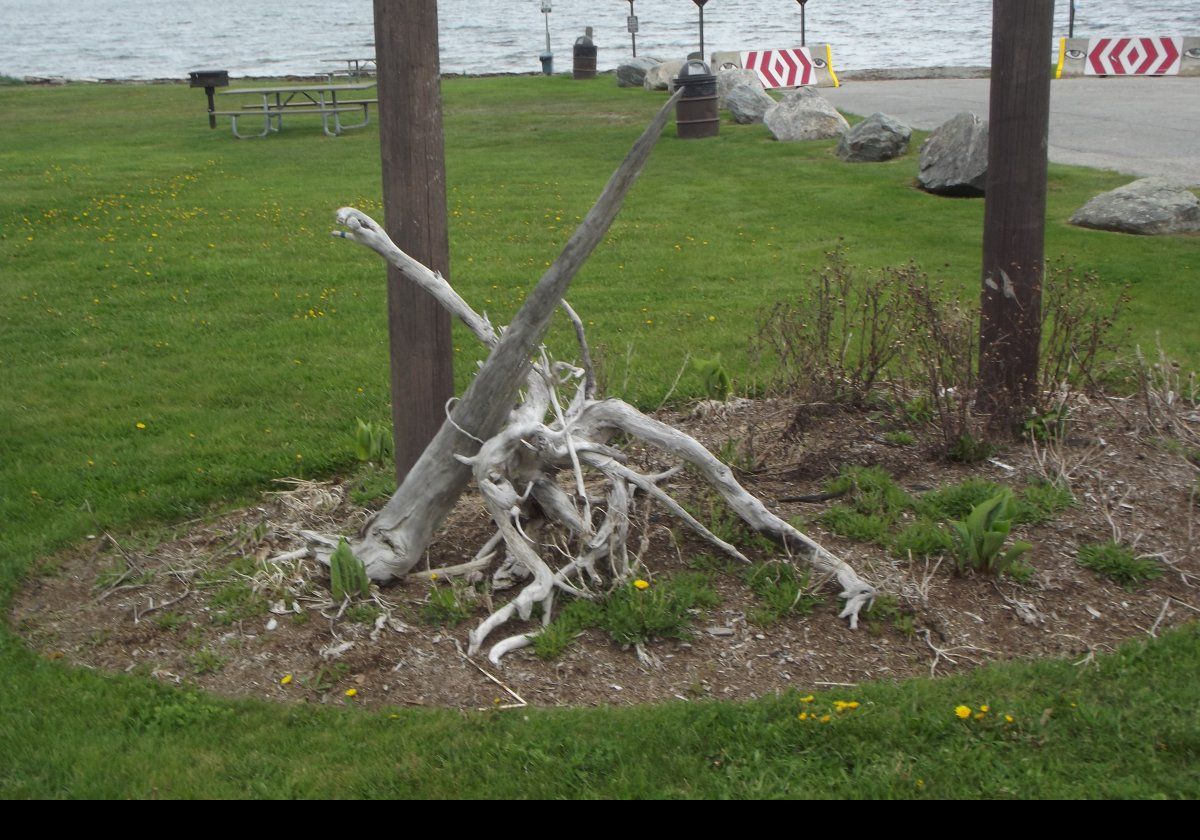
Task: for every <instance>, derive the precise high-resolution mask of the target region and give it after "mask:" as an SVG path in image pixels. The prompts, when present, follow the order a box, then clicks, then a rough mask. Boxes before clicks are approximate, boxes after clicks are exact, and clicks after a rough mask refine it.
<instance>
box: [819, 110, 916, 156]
mask: <svg viewBox="0 0 1200 840" xmlns="http://www.w3.org/2000/svg"><path fill="white" fill-rule="evenodd" d="M911 138H912V129H911V128H909V127H908V126H907V125H905V124H904V123H902V122H899V121H897V120H894V119H892V118H891V117H889V116H887V115H886V114H879V113H875V114H872V115H871V116H869V117H867V118H866V119H865V120H863V121H862V122H860V123H859V124H858V125H856V126H854V128H852V129H850V130H849V131H847V132H846V133H845V134H843V135H842V140H841V142H840V143H838V147H837V156H838V157H840V158H841V159H842V160H844V161H848V162H850V163H878V162H880V161H885V160H891V159H892V158H898V157H900V155H902V154H904V153H905V152H907V151H908V141H909V140H910V139H911Z"/></svg>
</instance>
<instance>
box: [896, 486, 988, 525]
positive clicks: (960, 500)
mask: <svg viewBox="0 0 1200 840" xmlns="http://www.w3.org/2000/svg"><path fill="white" fill-rule="evenodd" d="M1002 489H1003V488H1001V486H1000V485H999V484H996V483H995V482H993V481H986V480H984V479H981V478H968V479H967V480H966V481H963V482H960V483H958V484H950V485H947V486H946V487H941V488H938V489H937V490H930V491H929V492H928V493H925V494H924V495H923V496H921V498H920V499H919V500H918V501H917V512H918V513H920V514H921V515H922V516H924V517H927V518H929V519H933V520H943V519H962V518H963V517H965V516H966V515H967V514H969V513H970V512H971V510H972V509H973V508H974V507H975V506H976V505H978V504H980V503H982V502H985V501H987V500H988V499H990V498H992V497H993V496H995V495H996V494H997V493H999V492H1000V491H1001V490H1002Z"/></svg>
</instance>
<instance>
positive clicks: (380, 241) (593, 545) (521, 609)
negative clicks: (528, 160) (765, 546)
mask: <svg viewBox="0 0 1200 840" xmlns="http://www.w3.org/2000/svg"><path fill="white" fill-rule="evenodd" d="M677 97H678V94H676V96H675V97H672V98H671V100H670V101H668V102H667V104H666V105H665V106H664V107H663V109H662V110H661V111H660V112H659V113H658V115H657V116H656V117H655V119H654V120H653V121H652V122H651V124H650V126H649V127H648V128H647V129H646V131H645V132H644V133H643V134H642V136H641V137H640V138H639V139H638V140H637V142H636V143H635V144H634V146H633V148H632V150H631V151H630V153H629V155H628V156H627V157H626V159H625V161H624V162H623V163H622V164H621V166H620V167H619V168H618V169H617V171H616V172H615V173H614V174H613V176H612V178H611V179H610V180H609V182H608V185H607V186H606V187H605V189H604V191H603V193H602V194H601V196H600V198H599V199H598V201H597V202H596V204H595V206H594V207H593V208H592V209H591V211H590V212H589V213H588V215H587V217H586V218H585V219H584V221H583V223H582V224H581V225H580V227H579V229H578V230H577V231H576V232H575V234H574V235H573V236H572V237H571V239H570V241H569V242H568V243H567V245H566V247H565V248H564V250H563V252H562V254H561V255H560V256H559V258H558V259H557V260H556V261H555V262H554V264H553V265H552V266H551V267H550V269H549V270H548V271H547V272H546V273H545V275H543V277H542V278H541V280H540V281H539V283H538V284H537V286H536V288H535V289H534V291H533V292H532V293H531V294H530V296H529V298H528V299H527V300H526V301H525V304H524V305H523V306H522V308H521V310H520V311H519V312H518V313H517V315H516V317H515V318H514V320H513V322H512V323H511V324H510V325H509V326H508V327H507V328H504V329H503V330H500V329H497V328H496V327H494V326H493V325H492V324H491V323H490V322H489V321H488V319H487V318H486V317H485V316H483V315H480V314H479V313H476V312H475V311H474V310H473V309H472V308H471V307H470V306H469V305H468V304H467V303H466V301H464V300H463V299H462V297H461V296H460V295H459V294H458V293H457V292H455V291H454V289H453V288H452V287H451V286H450V285H449V283H447V282H446V281H445V280H444V279H443V278H442V277H441V276H440V275H438V274H437V273H435V272H433V271H430V270H429V269H428V268H426V267H425V266H423V265H421V264H420V263H419V262H417V261H416V260H414V259H412V258H411V257H409V256H408V255H407V254H405V253H404V252H403V251H401V250H400V249H399V248H397V247H396V246H395V244H393V243H392V241H391V240H390V239H389V238H388V236H387V234H386V233H385V232H384V231H383V229H382V228H381V227H380V225H379V224H377V223H376V222H375V221H374V220H373V219H371V218H370V217H369V216H366V215H365V214H363V213H361V212H359V211H358V210H355V209H352V208H343V209H341V210H339V211H338V214H337V219H338V222H339V223H340V224H341V226H342V228H343V230H341V231H338V232H336V233H335V235H336V236H341V237H343V238H346V239H351V240H353V241H355V242H357V243H359V244H361V245H364V246H366V247H368V248H370V249H372V250H374V251H375V252H377V253H378V254H379V255H380V256H382V257H383V258H384V259H385V260H387V261H388V262H389V263H391V264H392V265H393V266H395V267H396V268H397V269H399V271H400V273H401V274H402V275H403V276H404V277H406V278H407V279H409V280H411V281H412V282H414V283H417V284H418V285H419V286H420V287H421V288H423V289H425V290H426V291H427V292H429V293H430V294H431V295H433V297H434V298H435V299H436V300H437V301H438V302H439V303H440V304H441V305H442V306H444V307H445V308H446V309H447V310H449V311H450V312H451V313H452V314H453V315H454V316H456V317H457V318H458V319H459V320H461V321H462V322H463V323H464V324H465V325H466V326H467V328H468V329H469V330H470V331H471V332H472V333H473V334H474V335H475V337H476V338H477V339H478V340H479V341H481V342H483V344H484V345H485V346H487V347H489V348H490V349H491V354H490V356H489V357H488V359H487V361H486V362H485V364H484V365H483V366H482V368H481V369H480V371H479V373H478V374H477V376H476V377H475V380H474V381H473V382H472V383H471V385H470V386H469V387H468V388H467V390H466V392H465V393H464V394H463V396H462V398H461V399H460V400H459V401H458V402H457V403H456V404H455V405H454V406H453V409H452V410H450V412H449V414H448V417H447V419H446V422H445V423H444V424H443V426H442V428H441V430H440V431H439V432H438V434H437V436H436V437H435V438H434V440H433V441H432V442H431V443H430V444H429V446H428V447H427V448H426V450H425V452H424V453H423V455H422V456H421V458H420V459H419V460H418V462H417V464H416V465H415V466H414V467H413V469H412V470H411V471H410V472H409V474H408V476H407V477H406V478H405V480H404V482H403V483H402V484H401V486H400V487H399V488H398V489H397V491H396V493H395V494H394V495H393V496H392V498H391V499H390V500H389V501H388V503H387V505H386V506H385V507H384V508H383V509H382V510H381V511H380V512H379V513H378V514H376V515H375V516H374V517H373V518H372V519H370V520H369V521H368V522H367V523H366V525H365V526H364V527H363V529H362V531H361V533H360V534H359V535H358V537H357V538H356V539H355V540H353V541H352V542H351V548H352V550H353V552H354V554H355V556H356V557H358V558H359V559H360V560H362V561H363V563H364V565H365V566H366V569H367V572H368V574H369V575H370V577H371V578H372V579H373V580H375V581H379V582H384V581H387V580H390V579H392V578H395V577H400V576H403V575H405V574H407V573H409V572H410V570H412V569H413V567H414V566H415V565H416V564H417V562H418V561H419V560H420V558H421V557H422V555H423V553H424V551H425V549H426V548H427V547H428V545H429V543H430V542H431V540H432V538H433V535H434V533H435V531H436V530H437V528H438V527H439V526H440V524H441V523H442V522H443V520H444V519H445V517H446V515H447V514H448V513H449V511H450V509H451V507H452V506H453V505H454V502H455V501H456V499H457V498H458V497H459V496H460V495H461V494H462V492H464V490H465V489H466V488H467V485H468V483H469V481H470V480H471V479H474V482H475V484H476V486H477V488H478V490H479V493H480V494H481V496H482V498H483V500H484V503H485V504H486V506H487V509H488V512H489V514H490V515H491V517H492V520H493V522H494V523H495V525H496V529H497V532H496V534H495V536H493V538H492V539H491V540H489V541H488V543H487V544H486V545H485V546H484V547H483V548H482V549H481V550H480V552H479V554H478V555H477V556H476V558H475V559H474V560H472V561H471V562H468V563H464V564H461V565H459V566H456V567H453V568H447V569H444V570H442V572H443V573H446V574H453V573H466V572H479V571H481V570H483V569H486V568H488V567H489V566H492V565H497V564H498V565H499V568H498V569H497V571H496V572H495V574H494V576H493V582H494V584H495V585H496V586H497V587H499V586H501V585H505V584H509V583H511V582H515V581H516V580H522V581H525V582H524V583H523V588H521V590H520V591H519V592H518V594H517V595H516V596H515V597H514V598H513V599H512V600H511V601H509V602H508V603H507V604H505V605H504V606H502V607H500V608H499V609H497V610H496V611H495V612H493V613H492V614H491V615H489V616H488V617H487V618H486V619H485V620H484V621H483V622H482V623H481V624H480V625H479V626H478V627H476V628H475V630H474V631H472V632H471V635H470V650H469V653H470V654H474V653H476V652H478V651H479V649H480V648H481V646H482V645H483V644H484V642H485V641H486V640H487V639H488V637H489V636H490V635H491V634H492V632H493V631H494V630H496V629H497V628H499V627H500V626H501V625H503V624H505V623H506V622H507V621H509V620H510V619H511V618H513V617H514V616H516V617H519V618H521V619H522V620H526V619H528V618H529V617H530V615H531V613H532V611H533V608H534V606H535V605H539V604H540V605H541V607H542V620H543V622H545V623H548V622H549V621H550V619H551V616H552V614H553V605H554V598H555V594H556V593H558V592H564V593H567V594H570V595H572V596H574V597H579V598H595V597H597V596H599V595H602V594H603V593H605V592H607V591H611V589H612V588H614V587H615V586H619V585H622V584H624V583H626V582H628V581H629V580H631V579H632V578H633V577H634V575H635V573H636V569H637V566H638V559H637V555H638V552H637V551H633V550H631V549H630V547H629V545H628V544H627V540H628V537H629V532H630V519H631V516H632V514H633V505H634V500H635V496H637V495H638V494H641V495H642V496H643V497H644V498H647V499H650V500H653V501H654V502H657V503H658V504H660V505H661V506H662V507H664V508H665V509H666V510H667V511H668V512H670V513H671V514H673V515H674V516H676V517H678V518H679V519H680V520H681V521H682V522H683V523H684V524H685V525H687V526H688V527H689V528H691V529H692V530H693V531H694V532H695V533H696V534H697V535H698V536H699V537H700V538H701V539H703V540H705V541H707V542H709V543H710V544H711V545H713V546H714V547H715V548H716V549H717V550H719V551H721V552H723V553H725V554H727V555H729V556H730V557H733V558H735V559H737V560H741V561H745V560H746V558H745V557H744V556H743V555H742V554H741V552H740V551H738V549H737V548H736V547H735V546H733V545H730V544H729V543H727V542H725V541H723V540H721V539H720V538H718V537H717V536H716V535H714V534H713V533H711V532H710V531H709V530H708V529H707V528H706V527H705V526H704V525H703V524H702V523H700V522H698V521H697V520H696V519H695V518H694V517H692V516H691V515H690V514H688V513H687V512H686V511H685V510H684V509H683V507H682V506H681V505H680V504H679V503H678V502H676V501H675V500H674V499H672V498H671V496H670V495H669V494H668V493H667V492H666V490H664V489H663V487H662V485H663V484H664V483H666V482H668V481H669V479H670V478H671V477H672V476H673V475H674V474H675V473H676V472H677V469H672V470H668V471H666V472H663V473H660V474H658V475H647V474H643V473H640V472H638V471H636V470H634V469H632V468H631V467H629V466H628V464H627V461H626V458H625V456H624V455H623V454H622V453H621V452H620V451H619V450H618V449H616V448H614V447H612V446H610V441H612V440H613V439H614V438H615V437H617V436H625V437H626V438H631V439H636V440H638V441H641V442H643V443H644V444H646V445H648V446H650V447H652V448H654V449H656V450H658V451H659V452H661V453H663V454H664V455H669V456H672V457H673V458H675V459H677V460H678V461H680V462H683V463H686V464H689V465H691V466H692V467H693V468H694V469H695V470H696V471H697V472H698V473H699V474H700V475H701V476H702V477H703V478H704V480H706V481H707V482H708V483H709V484H710V485H711V486H712V487H713V488H714V489H715V490H716V491H717V492H718V493H719V494H720V495H721V497H722V498H723V499H724V500H725V502H726V504H727V505H728V506H729V507H730V508H731V509H732V510H733V511H734V512H736V513H737V515H738V516H740V517H741V518H742V519H743V520H744V521H745V522H746V523H747V524H748V525H750V526H751V527H752V528H754V529H755V530H756V531H758V532H760V533H762V534H764V535H766V536H768V537H770V538H771V539H773V540H775V541H776V542H777V543H779V544H780V545H781V546H782V547H783V548H784V549H785V550H786V552H787V553H788V555H789V556H792V557H797V558H800V559H802V560H804V561H806V562H807V563H808V564H809V565H811V566H812V567H813V568H815V569H816V570H818V571H819V572H821V573H823V574H826V575H829V576H832V577H835V578H836V579H837V580H838V582H839V584H840V585H841V588H842V593H841V594H842V597H843V598H845V599H846V603H845V608H844V609H843V610H842V613H841V615H842V616H843V617H847V618H849V621H850V626H851V627H852V628H853V627H855V626H856V625H857V617H858V613H859V611H860V610H861V609H862V608H863V607H864V606H867V605H868V604H869V603H870V602H871V601H872V600H873V598H874V596H875V590H874V588H873V587H872V586H871V585H869V584H868V583H866V582H865V581H863V580H862V579H861V578H859V577H858V575H857V574H855V572H854V570H853V569H851V568H850V566H848V565H847V564H846V563H844V562H843V561H841V560H839V559H838V558H836V557H835V556H834V555H832V554H831V553H830V552H829V551H827V550H825V549H824V548H822V547H821V546H820V545H818V544H817V543H816V542H814V541H813V540H811V539H810V538H808V537H807V536H805V535H804V534H802V533H801V532H799V531H798V530H796V529H795V528H793V527H792V526H791V525H789V524H788V523H787V522H785V521H784V520H782V519H780V518H779V517H778V516H775V515H774V514H772V513H771V512H770V511H768V510H767V509H766V507H765V506H764V505H763V504H762V503H761V502H760V501H759V500H758V499H757V498H755V497H754V496H753V495H751V494H750V493H748V492H747V491H746V490H745V489H744V488H743V487H742V486H741V485H740V484H739V483H738V482H737V481H736V480H735V478H734V476H733V473H732V471H731V470H730V469H729V468H728V467H727V466H725V465H724V464H723V463H721V462H720V460H718V459H717V458H716V457H715V456H713V455H712V454H711V453H710V452H709V451H708V450H707V449H705V448H704V447H703V446H702V445H701V444H700V443H699V442H697V441H696V440H694V439H693V438H691V437H689V436H688V435H686V434H684V433H683V432H681V431H679V430H677V429H674V428H672V427H670V426H668V425H666V424H664V423H661V422H659V421H657V420H655V419H653V418H651V417H648V416H646V415H645V414H643V413H642V412H640V411H638V410H637V409H635V408H634V407H633V406H630V405H628V404H626V403H624V402H621V401H619V400H613V399H597V398H596V394H595V376H594V374H593V371H592V368H591V361H590V354H589V352H588V346H587V341H586V337H585V334H584V330H583V322H582V321H581V320H580V318H579V316H578V315H576V314H575V312H574V311H573V310H572V309H571V308H570V306H569V305H568V304H567V303H566V301H565V300H564V299H563V296H564V294H565V292H566V290H567V288H568V287H569V285H570V282H571V280H572V278H573V277H574V276H575V274H576V273H577V272H578V270H579V269H580V267H581V266H582V265H583V263H584V261H585V260H586V259H587V257H588V256H589V255H590V254H591V252H592V250H593V249H594V248H595V247H596V245H597V244H598V243H599V242H600V241H601V240H602V239H603V237H604V235H605V233H606V232H607V230H608V228H609V226H610V225H611V224H612V221H613V219H614V218H615V217H616V214H617V211H618V210H619V208H620V206H621V203H622V200H623V199H624V196H625V194H626V193H627V192H628V190H629V188H630V186H632V184H633V182H634V180H635V179H636V177H637V175H638V173H639V172H640V170H641V168H642V166H643V165H644V163H645V161H646V159H647V157H648V156H649V154H650V150H651V148H652V147H653V145H654V143H655V141H656V140H657V138H658V135H659V134H660V133H661V131H662V128H663V126H664V125H665V123H666V121H667V119H668V117H669V115H670V113H671V110H672V109H673V107H674V102H675V99H676V98H677ZM559 307H561V308H562V309H563V311H564V312H565V313H566V314H567V316H568V318H570V320H571V322H572V324H573V325H574V327H575V331H576V335H577V336H578V339H579V344H580V351H581V359H582V362H581V365H582V366H581V367H576V366H573V365H569V364H565V363H562V362H556V361H553V360H551V359H550V358H549V356H548V355H547V353H546V351H545V349H544V348H541V347H540V342H541V340H542V337H543V336H544V334H545V332H546V330H547V328H548V326H549V323H550V320H551V317H552V315H553V313H554V311H555V310H556V309H557V308H559ZM601 484H602V485H603V490H602V491H598V490H597V487H599V486H600V485H601ZM307 536H309V538H310V540H311V541H312V542H313V543H315V544H316V550H317V554H318V556H319V557H321V558H322V559H327V558H328V555H329V553H330V552H331V550H332V548H333V547H334V544H335V543H334V540H332V539H331V538H329V537H326V536H324V535H317V534H310V535H307ZM535 635H536V634H535V633H523V634H519V635H516V636H510V637H508V638H505V639H503V640H501V641H499V642H497V643H495V644H494V645H493V646H492V647H491V648H490V651H489V658H490V659H491V660H492V661H493V662H498V661H499V659H500V657H501V656H503V655H504V654H505V653H506V652H508V651H510V650H513V649H515V648H518V647H522V646H524V645H526V644H528V643H529V642H530V641H531V640H532V638H533V637H534V636H535Z"/></svg>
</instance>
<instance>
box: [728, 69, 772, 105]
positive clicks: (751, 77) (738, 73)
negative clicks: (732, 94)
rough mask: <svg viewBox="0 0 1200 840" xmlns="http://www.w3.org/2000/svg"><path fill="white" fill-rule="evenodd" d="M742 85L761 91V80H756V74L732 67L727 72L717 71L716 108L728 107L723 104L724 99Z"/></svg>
mask: <svg viewBox="0 0 1200 840" xmlns="http://www.w3.org/2000/svg"><path fill="white" fill-rule="evenodd" d="M742 85H749V86H750V87H753V88H757V89H758V90H762V89H763V83H762V80H761V79H759V78H758V74H757V73H755V72H754V71H753V70H742V69H741V68H740V67H734V68H731V69H729V70H718V71H717V105H718V107H721V108H725V107H728V106H727V105H726V104H725V97H727V96H729V91H731V90H733V89H734V88H736V87H741V86H742Z"/></svg>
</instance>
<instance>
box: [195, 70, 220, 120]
mask: <svg viewBox="0 0 1200 840" xmlns="http://www.w3.org/2000/svg"><path fill="white" fill-rule="evenodd" d="M188 87H194V88H204V93H205V94H207V96H208V127H209V128H216V127H217V118H216V117H215V116H213V111H215V110H217V108H216V105H215V104H214V103H213V92H214V91H215V90H216V89H217V88H219V87H229V71H228V70H193V71H191V72H190V73H188Z"/></svg>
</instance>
